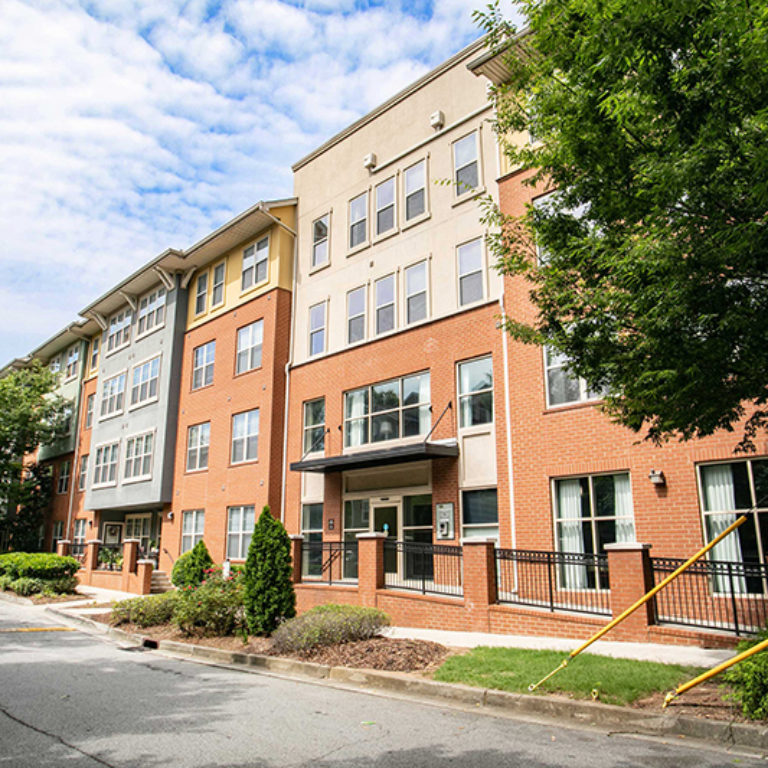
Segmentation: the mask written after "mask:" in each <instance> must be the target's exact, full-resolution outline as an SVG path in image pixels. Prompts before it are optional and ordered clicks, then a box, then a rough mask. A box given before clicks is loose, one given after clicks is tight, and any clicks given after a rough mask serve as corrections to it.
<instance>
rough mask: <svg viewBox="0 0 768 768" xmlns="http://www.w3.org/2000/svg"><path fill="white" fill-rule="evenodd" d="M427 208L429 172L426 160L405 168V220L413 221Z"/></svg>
mask: <svg viewBox="0 0 768 768" xmlns="http://www.w3.org/2000/svg"><path fill="white" fill-rule="evenodd" d="M426 210H427V174H426V163H425V162H424V160H421V161H420V162H418V163H416V165H412V166H411V167H410V168H406V169H405V220H406V221H411V219H415V218H416V217H417V216H421V214H423V213H424V212H425V211H426Z"/></svg>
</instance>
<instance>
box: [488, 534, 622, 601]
mask: <svg viewBox="0 0 768 768" xmlns="http://www.w3.org/2000/svg"><path fill="white" fill-rule="evenodd" d="M495 552H496V585H497V600H498V601H499V602H500V603H510V604H514V605H530V606H534V607H537V608H546V609H548V610H549V611H552V612H554V611H570V612H576V613H589V614H595V615H599V616H610V615H611V604H610V591H609V584H608V557H607V555H602V554H597V555H594V554H588V553H584V552H547V551H537V550H525V549H497V550H495Z"/></svg>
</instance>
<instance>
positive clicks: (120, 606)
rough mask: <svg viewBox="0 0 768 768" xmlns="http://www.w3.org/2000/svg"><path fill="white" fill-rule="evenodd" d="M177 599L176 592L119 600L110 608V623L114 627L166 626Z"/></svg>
mask: <svg viewBox="0 0 768 768" xmlns="http://www.w3.org/2000/svg"><path fill="white" fill-rule="evenodd" d="M178 597H179V594H178V592H164V593H162V594H160V595H147V596H146V597H133V598H130V599H129V600H121V601H120V602H119V603H115V605H114V607H113V608H112V617H111V618H110V623H111V624H113V625H115V626H118V625H120V624H128V623H131V624H136V625H137V626H139V627H154V626H155V625H157V624H167V623H168V622H169V621H170V620H171V616H172V615H173V609H174V607H175V605H176V602H177V600H178Z"/></svg>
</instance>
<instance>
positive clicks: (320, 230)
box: [312, 213, 331, 267]
mask: <svg viewBox="0 0 768 768" xmlns="http://www.w3.org/2000/svg"><path fill="white" fill-rule="evenodd" d="M330 218H331V215H330V214H329V213H326V214H325V216H321V217H320V218H319V219H315V220H314V221H313V222H312V266H313V267H319V266H320V265H321V264H325V263H326V262H327V261H328V224H329V222H330Z"/></svg>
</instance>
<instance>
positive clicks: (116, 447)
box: [91, 440, 120, 489]
mask: <svg viewBox="0 0 768 768" xmlns="http://www.w3.org/2000/svg"><path fill="white" fill-rule="evenodd" d="M105 456H106V457H107V459H108V460H107V461H103V458H104V457H105ZM99 459H102V461H99ZM119 463H120V441H119V440H113V441H112V442H109V443H102V444H101V445H97V446H96V453H95V454H94V462H93V483H92V484H91V488H94V489H96V488H111V487H113V486H116V485H117V468H118V465H119ZM110 467H113V468H114V477H113V478H112V479H110V477H109V475H110V474H112V472H111V471H110V469H109V468H110ZM105 475H106V480H104V479H103V477H104V476H105Z"/></svg>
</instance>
